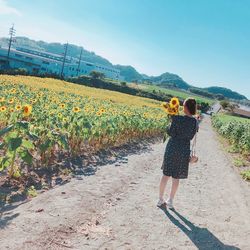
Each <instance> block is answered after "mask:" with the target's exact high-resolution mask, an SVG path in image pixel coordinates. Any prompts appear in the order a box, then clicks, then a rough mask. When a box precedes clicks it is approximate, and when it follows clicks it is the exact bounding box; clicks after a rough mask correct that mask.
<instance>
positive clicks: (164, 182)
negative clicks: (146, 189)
mask: <svg viewBox="0 0 250 250" xmlns="http://www.w3.org/2000/svg"><path fill="white" fill-rule="evenodd" d="M169 177H170V176H166V175H162V177H161V182H160V189H159V198H160V200H163V195H164V191H165V188H166V185H167V182H168V179H169Z"/></svg>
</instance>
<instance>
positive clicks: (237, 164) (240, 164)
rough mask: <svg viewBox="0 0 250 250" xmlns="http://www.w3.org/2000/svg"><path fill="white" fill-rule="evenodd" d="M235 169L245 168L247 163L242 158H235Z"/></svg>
mask: <svg viewBox="0 0 250 250" xmlns="http://www.w3.org/2000/svg"><path fill="white" fill-rule="evenodd" d="M233 163H234V166H235V167H245V166H247V162H246V160H245V159H243V158H236V159H234V161H233Z"/></svg>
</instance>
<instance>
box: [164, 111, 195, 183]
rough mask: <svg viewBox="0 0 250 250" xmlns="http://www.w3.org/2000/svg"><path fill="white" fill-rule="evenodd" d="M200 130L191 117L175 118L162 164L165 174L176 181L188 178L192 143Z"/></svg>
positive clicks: (170, 127)
mask: <svg viewBox="0 0 250 250" xmlns="http://www.w3.org/2000/svg"><path fill="white" fill-rule="evenodd" d="M197 130H198V125H197V120H196V119H195V118H193V117H189V116H180V115H177V116H173V117H172V122H171V124H170V126H169V127H168V128H167V133H168V135H169V136H170V138H169V140H168V143H167V146H166V150H165V154H164V160H163V164H162V169H163V174H164V175H167V176H172V177H173V178H176V179H185V178H187V177H188V166H189V157H190V141H191V140H192V139H193V137H194V135H195V133H196V131H197Z"/></svg>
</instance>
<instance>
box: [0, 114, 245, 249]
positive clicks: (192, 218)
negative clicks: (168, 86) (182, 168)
mask: <svg viewBox="0 0 250 250" xmlns="http://www.w3.org/2000/svg"><path fill="white" fill-rule="evenodd" d="M164 148H165V145H164V144H162V143H155V144H151V145H147V146H145V147H144V148H143V149H141V150H139V151H137V152H136V153H133V154H129V155H122V156H120V157H117V160H116V161H115V162H112V159H110V164H107V165H105V166H102V167H100V169H99V170H98V171H96V172H95V174H93V175H89V176H82V177H79V178H74V179H72V181H71V182H70V183H67V184H65V185H62V186H57V187H56V188H54V189H52V190H49V191H47V192H45V193H42V194H40V195H39V196H38V197H36V198H34V199H32V200H31V201H29V202H26V203H24V204H20V205H18V206H14V205H9V206H7V207H6V208H5V210H4V211H2V214H1V222H0V226H1V233H0V249H1V250H2V249H178V250H179V249H185V250H186V249H245V250H248V249H250V248H249V246H250V204H249V203H250V186H249V184H248V183H245V182H243V181H242V180H241V179H240V176H239V175H238V173H236V171H235V169H233V168H232V167H231V163H230V161H229V160H228V158H227V155H226V153H225V152H224V151H223V149H222V147H221V145H220V144H219V142H218V141H217V139H216V134H215V133H214V131H213V130H212V128H211V125H210V118H209V117H206V118H205V119H204V121H203V122H202V124H201V128H200V131H199V135H198V142H197V148H198V155H199V157H200V161H199V163H198V164H196V165H193V166H190V173H189V179H188V180H183V181H181V184H180V189H179V192H178V193H177V196H176V200H175V207H176V211H171V210H165V209H159V208H156V202H157V198H158V183H159V179H160V175H161V170H160V165H161V162H162V157H163V154H164ZM169 187H170V185H169V186H168V190H169Z"/></svg>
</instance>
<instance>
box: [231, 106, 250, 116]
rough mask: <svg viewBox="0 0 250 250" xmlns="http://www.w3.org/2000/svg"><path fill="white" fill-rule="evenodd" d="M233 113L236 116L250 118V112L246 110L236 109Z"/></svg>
mask: <svg viewBox="0 0 250 250" xmlns="http://www.w3.org/2000/svg"><path fill="white" fill-rule="evenodd" d="M233 113H234V114H236V115H240V116H244V117H246V118H250V111H247V110H244V109H239V108H235V109H234V110H233Z"/></svg>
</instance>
